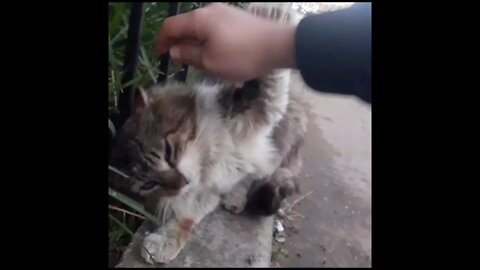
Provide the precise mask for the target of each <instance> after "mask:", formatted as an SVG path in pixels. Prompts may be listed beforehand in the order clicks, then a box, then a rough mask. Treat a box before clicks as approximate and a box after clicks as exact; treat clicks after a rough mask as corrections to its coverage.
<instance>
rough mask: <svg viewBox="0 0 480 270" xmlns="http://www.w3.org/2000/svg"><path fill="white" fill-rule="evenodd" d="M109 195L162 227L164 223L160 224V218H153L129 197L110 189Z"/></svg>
mask: <svg viewBox="0 0 480 270" xmlns="http://www.w3.org/2000/svg"><path fill="white" fill-rule="evenodd" d="M108 195H110V196H111V197H112V198H115V199H117V200H118V201H120V202H122V203H124V204H126V205H127V206H128V207H130V208H132V209H133V210H135V211H137V212H139V213H140V214H142V215H143V216H144V217H145V218H147V219H149V220H150V221H152V222H154V223H155V224H157V225H158V226H162V223H161V222H160V220H159V219H158V218H156V217H155V216H153V215H152V214H150V213H148V212H147V211H146V210H145V208H144V207H143V205H141V204H140V203H138V202H136V201H134V200H132V199H130V198H129V197H127V196H125V195H123V194H122V193H120V192H118V191H116V190H114V189H112V188H110V187H109V188H108Z"/></svg>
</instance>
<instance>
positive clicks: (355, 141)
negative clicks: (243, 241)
mask: <svg viewBox="0 0 480 270" xmlns="http://www.w3.org/2000/svg"><path fill="white" fill-rule="evenodd" d="M293 84H294V85H295V87H293V88H294V89H295V91H298V92H299V93H300V95H301V96H302V99H303V100H304V102H305V103H306V104H307V107H308V108H309V117H310V118H309V125H308V131H307V137H306V142H305V145H304V147H303V149H302V156H303V159H304V164H303V169H302V172H301V175H300V180H299V182H300V185H301V194H299V195H297V196H295V197H293V198H291V199H289V202H290V203H293V201H295V199H297V198H300V197H301V196H302V195H305V194H306V193H308V192H311V193H310V195H308V196H307V197H305V198H304V199H302V200H301V201H299V202H298V203H297V204H296V205H295V206H294V207H293V208H292V210H293V211H294V212H296V213H297V216H296V217H293V218H291V219H292V220H291V221H289V220H286V221H284V225H285V227H286V229H285V233H286V241H285V242H284V243H278V242H276V241H274V247H273V253H274V254H275V253H278V250H279V249H280V248H283V249H284V250H286V251H287V252H288V257H287V258H286V259H284V260H283V261H282V260H279V261H276V262H273V264H272V266H282V267H371V108H370V106H369V105H367V104H364V103H363V102H361V101H359V100H358V99H356V98H353V97H349V96H336V95H335V96H334V95H328V94H321V93H318V92H315V91H313V90H311V89H309V88H308V87H306V86H305V85H304V83H303V81H302V80H301V79H298V77H297V79H296V80H294V82H293ZM292 215H294V214H292ZM302 216H303V217H302ZM274 257H275V256H274Z"/></svg>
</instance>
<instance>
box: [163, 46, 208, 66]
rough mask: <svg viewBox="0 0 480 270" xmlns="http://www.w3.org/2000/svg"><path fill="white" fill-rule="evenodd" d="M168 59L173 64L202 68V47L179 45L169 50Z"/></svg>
mask: <svg viewBox="0 0 480 270" xmlns="http://www.w3.org/2000/svg"><path fill="white" fill-rule="evenodd" d="M170 57H171V58H172V60H173V61H174V62H181V63H183V64H187V65H191V66H194V67H197V68H201V67H202V47H201V46H199V45H193V44H180V45H175V46H173V47H171V48H170Z"/></svg>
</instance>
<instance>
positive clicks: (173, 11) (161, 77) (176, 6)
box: [158, 2, 180, 82]
mask: <svg viewBox="0 0 480 270" xmlns="http://www.w3.org/2000/svg"><path fill="white" fill-rule="evenodd" d="M179 12H180V2H170V3H169V8H168V17H170V16H175V15H177V14H178V13H179ZM169 66H170V55H169V54H168V52H167V53H165V54H162V55H161V56H160V67H159V68H160V74H158V82H164V81H166V80H167V77H168V68H169Z"/></svg>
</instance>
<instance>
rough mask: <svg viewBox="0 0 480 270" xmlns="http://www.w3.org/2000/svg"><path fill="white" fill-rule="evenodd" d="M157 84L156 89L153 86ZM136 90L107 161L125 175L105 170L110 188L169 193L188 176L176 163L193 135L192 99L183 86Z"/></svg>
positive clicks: (180, 186)
mask: <svg viewBox="0 0 480 270" xmlns="http://www.w3.org/2000/svg"><path fill="white" fill-rule="evenodd" d="M157 88H158V87H157ZM165 88H168V89H157V90H158V91H155V92H150V91H149V92H146V91H144V90H142V89H140V91H138V92H137V95H136V98H135V101H134V106H133V109H132V115H131V116H130V117H129V118H128V119H127V121H126V122H125V123H124V125H123V126H122V128H121V129H120V130H119V132H118V133H117V136H116V138H115V141H114V145H113V149H112V156H111V159H110V165H111V166H113V167H115V168H116V169H119V170H120V171H121V172H123V173H124V174H126V175H127V176H128V177H129V178H125V177H122V176H120V175H118V174H116V173H110V176H109V178H110V179H109V181H110V183H111V184H113V186H115V187H117V188H118V189H120V190H122V191H126V192H133V193H134V194H137V195H140V196H148V195H150V194H152V193H153V192H155V194H161V195H165V196H172V195H176V194H178V193H179V191H180V190H181V189H182V188H183V187H184V186H185V185H188V184H189V182H190V180H191V179H188V177H187V176H186V175H184V174H183V173H181V172H180V170H179V168H178V164H179V161H180V159H181V157H182V155H183V153H184V151H185V148H186V146H187V144H188V143H189V142H191V141H192V140H193V139H194V138H195V133H196V126H195V102H194V97H193V96H192V95H190V94H188V89H186V88H187V87H186V86H184V85H171V86H166V87H165Z"/></svg>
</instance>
